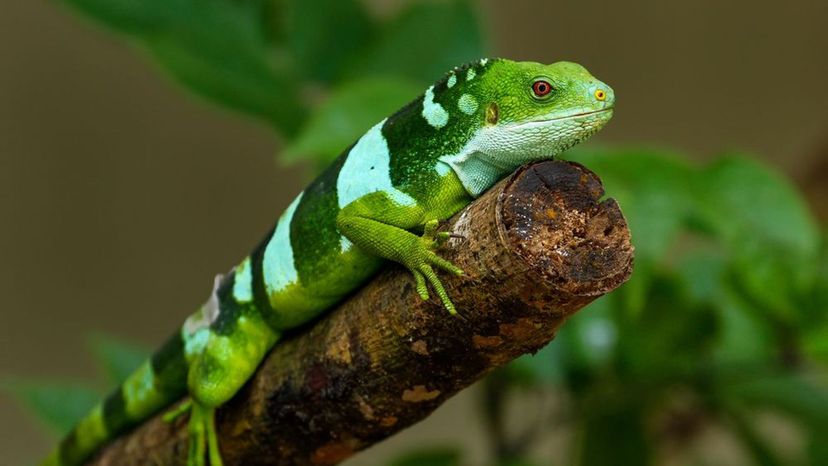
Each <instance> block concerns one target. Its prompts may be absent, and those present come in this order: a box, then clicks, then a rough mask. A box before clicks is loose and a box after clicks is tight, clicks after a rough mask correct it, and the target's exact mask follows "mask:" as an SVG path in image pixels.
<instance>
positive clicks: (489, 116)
mask: <svg viewBox="0 0 828 466" xmlns="http://www.w3.org/2000/svg"><path fill="white" fill-rule="evenodd" d="M498 118H500V109H499V108H498V107H497V103H496V102H492V103H490V104H489V106H488V107H486V123H487V124H489V125H495V124H497V120H498Z"/></svg>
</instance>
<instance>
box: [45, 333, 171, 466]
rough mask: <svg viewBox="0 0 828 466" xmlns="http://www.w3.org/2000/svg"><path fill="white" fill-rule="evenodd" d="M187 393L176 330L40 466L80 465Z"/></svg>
mask: <svg viewBox="0 0 828 466" xmlns="http://www.w3.org/2000/svg"><path fill="white" fill-rule="evenodd" d="M186 392H187V362H186V359H185V352H184V339H183V337H182V335H181V333H180V332H178V333H176V334H175V335H173V336H172V337H171V338H170V339H169V340H167V342H166V343H165V344H164V345H163V346H162V347H161V348H160V349H159V350H158V351H157V352H156V353H155V354H153V356H152V357H151V358H150V359H149V360H148V361H146V362H144V363H143V364H142V365H141V367H139V368H138V369H137V370H136V371H135V372H133V373H132V374H131V375H130V376H129V377H128V378H127V379H126V381H124V383H123V384H122V385H121V386H120V387H118V389H116V390H115V391H114V392H113V393H112V394H110V395H109V396H108V397H107V398H106V399H105V400H104V401H102V402H101V403H98V405H97V406H95V408H94V409H92V411H91V412H90V413H89V414H87V415H86V416H85V417H84V418H83V419H81V420H80V422H78V424H77V425H76V426H75V427H74V428H73V429H72V431H71V432H69V434H68V435H67V436H66V437H64V438H63V440H62V441H61V442H60V445H58V447H57V448H56V449H55V450H54V451H53V452H52V453H51V454H50V455H49V457H48V458H46V460H44V461H43V462H42V463H41V466H80V465H82V464H83V463H84V461H86V460H87V459H89V457H90V456H91V455H92V454H94V453H95V452H96V451H97V450H98V449H99V448H101V447H102V446H103V445H104V444H106V443H107V442H108V441H109V440H111V439H113V438H115V437H116V436H118V435H119V434H121V433H123V432H125V431H127V430H129V429H130V428H132V427H134V426H136V425H138V424H140V423H141V422H143V421H144V420H146V419H148V418H149V417H151V416H153V415H154V414H155V413H157V412H158V411H160V410H162V409H163V408H165V407H167V406H169V405H171V404H172V403H174V402H175V401H176V400H178V399H180V398H181V397H182V396H184V395H185V394H186Z"/></svg>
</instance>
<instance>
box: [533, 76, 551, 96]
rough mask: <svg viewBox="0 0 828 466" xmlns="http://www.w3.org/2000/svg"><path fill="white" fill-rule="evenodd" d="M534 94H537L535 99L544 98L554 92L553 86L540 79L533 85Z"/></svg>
mask: <svg viewBox="0 0 828 466" xmlns="http://www.w3.org/2000/svg"><path fill="white" fill-rule="evenodd" d="M532 92H533V93H534V94H535V97H537V98H539V99H541V98H544V97H546V96H547V95H549V93H550V92H552V85H551V84H549V81H546V80H544V79H538V80H537V81H535V82H533V83H532Z"/></svg>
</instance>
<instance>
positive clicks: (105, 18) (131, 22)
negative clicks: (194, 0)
mask: <svg viewBox="0 0 828 466" xmlns="http://www.w3.org/2000/svg"><path fill="white" fill-rule="evenodd" d="M65 1H66V3H68V4H70V5H71V6H73V7H75V8H77V9H78V10H79V11H81V12H83V13H84V14H87V15H89V16H91V17H93V18H96V19H97V20H99V21H101V22H102V23H104V24H105V25H107V26H108V27H110V28H113V29H115V30H118V31H121V32H127V33H131V34H139V33H142V34H148V33H151V32H152V31H158V30H160V29H162V28H163V27H164V26H165V25H166V24H168V23H169V22H171V21H174V20H175V19H176V18H177V17H180V16H181V14H182V13H183V12H184V11H186V8H187V3H188V2H189V0H163V1H162V0H144V1H135V0H65Z"/></svg>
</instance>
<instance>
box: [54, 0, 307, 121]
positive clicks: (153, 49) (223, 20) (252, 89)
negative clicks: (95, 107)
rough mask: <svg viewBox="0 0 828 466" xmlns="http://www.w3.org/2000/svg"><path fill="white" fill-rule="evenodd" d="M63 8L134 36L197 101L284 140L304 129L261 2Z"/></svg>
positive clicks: (194, 0) (154, 1) (74, 0)
mask: <svg viewBox="0 0 828 466" xmlns="http://www.w3.org/2000/svg"><path fill="white" fill-rule="evenodd" d="M66 1H67V2H68V3H70V4H72V5H75V6H77V7H79V8H80V9H82V10H83V11H85V12H87V13H90V14H93V15H95V17H96V19H98V20H100V21H103V22H105V23H107V24H108V25H109V26H111V27H113V28H116V29H119V30H121V31H122V32H125V33H127V34H129V35H131V36H132V38H133V39H134V40H135V42H136V43H137V44H138V45H139V46H142V47H143V48H145V49H147V50H148V51H149V52H150V53H151V55H152V56H153V57H155V59H156V60H157V61H158V62H159V63H160V64H161V65H162V66H163V68H164V69H166V70H167V71H168V72H169V73H170V74H171V75H172V77H174V78H175V79H176V80H177V81H179V82H181V83H182V84H184V85H185V86H186V87H187V88H189V89H190V90H191V91H193V92H195V93H196V94H198V95H200V96H203V97H206V98H208V99H210V100H212V101H215V102H216V103H219V104H220V105H223V106H225V107H229V108H232V109H235V110H238V111H242V112H245V113H248V114H250V115H254V116H257V117H260V118H263V119H265V120H267V121H268V122H269V123H271V124H272V125H274V126H275V127H277V128H278V129H280V130H282V131H283V132H284V133H286V134H291V133H292V132H293V131H294V130H295V129H296V128H297V127H298V125H299V124H300V123H301V121H302V119H303V117H304V108H303V106H302V104H301V102H300V101H299V92H298V90H299V88H298V84H297V83H298V79H297V77H296V73H295V71H294V70H293V68H292V67H291V65H290V61H289V60H287V59H286V58H285V57H284V55H285V53H284V52H281V53H280V51H279V49H278V48H277V47H275V46H274V45H273V44H271V43H270V42H269V41H270V38H271V37H270V32H271V31H270V30H269V29H268V25H269V22H268V20H267V18H266V16H267V15H268V14H269V12H270V6H269V5H268V4H267V2H265V1H264V0H245V1H234V0H175V1H173V2H168V1H166V0H145V1H142V2H126V1H124V0H116V1H114V2H112V3H109V2H104V1H103V0H66ZM121 4H128V7H126V8H121V7H120V5H121ZM133 4H134V5H133Z"/></svg>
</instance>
